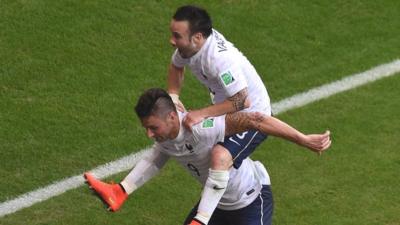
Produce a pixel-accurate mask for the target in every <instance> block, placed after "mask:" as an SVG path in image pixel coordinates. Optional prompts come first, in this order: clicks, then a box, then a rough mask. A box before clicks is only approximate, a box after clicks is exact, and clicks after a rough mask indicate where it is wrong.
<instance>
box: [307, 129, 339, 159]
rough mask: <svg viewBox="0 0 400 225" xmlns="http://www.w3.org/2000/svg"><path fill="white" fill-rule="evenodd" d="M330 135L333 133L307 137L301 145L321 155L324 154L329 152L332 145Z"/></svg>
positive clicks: (326, 132) (327, 132)
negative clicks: (326, 151)
mask: <svg viewBox="0 0 400 225" xmlns="http://www.w3.org/2000/svg"><path fill="white" fill-rule="evenodd" d="M330 135H331V132H330V131H329V130H327V131H325V133H323V134H309V135H306V136H305V138H304V142H303V143H301V145H303V146H304V147H306V148H308V149H310V150H311V151H314V152H316V153H318V154H320V155H321V154H322V152H324V151H325V150H327V149H328V148H329V147H330V146H331V144H332V140H331V136H330Z"/></svg>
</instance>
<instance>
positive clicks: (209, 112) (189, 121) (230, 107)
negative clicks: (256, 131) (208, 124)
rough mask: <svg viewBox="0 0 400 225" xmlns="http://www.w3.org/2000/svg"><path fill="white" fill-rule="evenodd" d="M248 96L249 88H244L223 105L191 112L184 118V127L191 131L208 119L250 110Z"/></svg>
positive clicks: (219, 104) (222, 103)
mask: <svg viewBox="0 0 400 225" xmlns="http://www.w3.org/2000/svg"><path fill="white" fill-rule="evenodd" d="M247 96H248V91H247V88H243V89H242V90H240V91H239V92H237V93H236V94H234V95H233V96H231V97H229V98H227V99H226V100H225V101H223V102H221V103H217V104H214V105H210V106H208V107H205V108H202V109H198V110H193V111H190V112H189V113H188V114H187V115H186V116H185V118H184V125H185V126H186V127H187V128H188V129H190V128H191V127H192V126H193V125H195V124H197V123H199V122H201V121H203V120H204V119H205V118H207V117H216V116H221V115H224V114H227V113H232V112H237V111H240V110H243V109H245V108H248V107H249V106H250V101H249V100H248V98H247Z"/></svg>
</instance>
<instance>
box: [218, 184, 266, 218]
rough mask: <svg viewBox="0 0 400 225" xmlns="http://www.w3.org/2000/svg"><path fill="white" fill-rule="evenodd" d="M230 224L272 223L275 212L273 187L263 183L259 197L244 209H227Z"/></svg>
mask: <svg viewBox="0 0 400 225" xmlns="http://www.w3.org/2000/svg"><path fill="white" fill-rule="evenodd" d="M226 212H227V213H228V214H229V216H227V218H228V219H229V223H227V224H229V225H233V224H234V225H271V224H272V214H273V198H272V192H271V187H270V186H269V185H263V188H262V189H261V192H260V193H259V195H258V197H257V198H256V199H255V200H254V201H253V202H252V203H251V204H250V205H248V206H246V207H245V208H242V209H238V210H233V211H226Z"/></svg>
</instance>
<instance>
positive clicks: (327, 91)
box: [0, 60, 400, 217]
mask: <svg viewBox="0 0 400 225" xmlns="http://www.w3.org/2000/svg"><path fill="white" fill-rule="evenodd" d="M399 72H400V60H395V61H393V62H391V63H387V64H383V65H380V66H377V67H375V68H372V69H370V70H368V71H365V72H363V73H359V74H355V75H351V76H348V77H345V78H343V79H341V80H339V81H335V82H333V83H330V84H326V85H322V86H320V87H317V88H313V89H311V90H309V91H307V92H303V93H300V94H297V95H294V96H292V97H289V98H286V99H284V100H282V101H279V102H277V103H274V104H272V109H273V111H274V113H275V114H276V115H277V114H279V113H282V112H285V111H288V110H291V109H294V108H298V107H301V106H305V105H307V104H309V103H312V102H315V101H318V100H320V99H323V98H327V97H329V96H332V95H334V94H337V93H340V92H344V91H347V90H350V89H352V88H356V87H358V86H361V85H364V84H367V83H370V82H374V81H376V80H379V79H382V78H385V77H388V76H392V75H395V74H396V73H399ZM149 150H150V149H144V150H141V151H140V152H137V153H133V154H130V155H128V156H125V157H123V158H121V159H118V160H116V161H113V162H110V163H106V164H104V165H101V166H99V167H96V168H95V169H93V170H91V172H92V173H93V174H94V175H95V176H96V177H97V178H100V179H101V178H105V177H108V176H111V175H114V174H117V173H120V172H123V171H127V170H129V169H131V168H132V167H133V166H135V165H136V163H137V162H138V161H139V160H140V159H141V158H142V157H143V156H144V155H146V154H149V152H150V151H149ZM83 184H84V179H83V176H82V174H80V175H77V176H73V177H70V178H66V179H64V180H61V181H57V182H54V183H53V184H51V185H48V186H46V187H43V188H39V189H37V190H34V191H31V192H28V193H26V194H23V195H20V196H18V197H17V198H15V199H12V200H9V201H6V202H3V203H1V204H0V217H3V216H5V215H8V214H12V213H14V212H17V211H18V210H21V209H23V208H27V207H30V206H32V205H34V204H36V203H39V202H42V201H45V200H47V199H49V198H52V197H54V196H57V195H60V194H62V193H64V192H66V191H69V190H71V189H75V188H78V187H80V186H82V185H83Z"/></svg>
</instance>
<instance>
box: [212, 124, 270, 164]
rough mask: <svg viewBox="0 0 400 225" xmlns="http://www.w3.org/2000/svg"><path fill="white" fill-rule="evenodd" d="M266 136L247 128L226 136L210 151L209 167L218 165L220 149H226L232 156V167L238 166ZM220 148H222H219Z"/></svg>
mask: <svg viewBox="0 0 400 225" xmlns="http://www.w3.org/2000/svg"><path fill="white" fill-rule="evenodd" d="M266 138H267V135H265V134H263V133H261V132H259V131H257V130H249V131H245V132H243V133H239V134H234V135H231V136H227V137H225V139H224V142H222V143H218V145H216V146H214V148H213V151H212V153H211V154H212V155H211V156H212V159H211V160H212V165H211V168H213V167H214V168H215V167H217V166H218V163H219V161H218V154H220V153H221V151H224V150H226V151H228V152H229V153H230V155H231V157H232V162H231V163H232V164H233V167H234V168H236V169H237V168H239V167H240V165H241V164H242V161H243V160H244V159H245V158H247V157H248V156H249V155H251V153H253V151H254V150H255V149H256V147H257V146H258V145H259V144H261V142H262V141H264V140H265V139H266ZM221 149H222V150H221Z"/></svg>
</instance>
